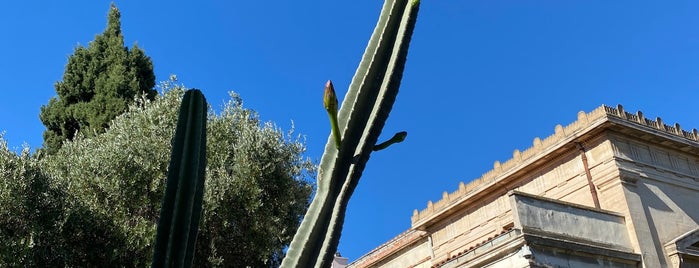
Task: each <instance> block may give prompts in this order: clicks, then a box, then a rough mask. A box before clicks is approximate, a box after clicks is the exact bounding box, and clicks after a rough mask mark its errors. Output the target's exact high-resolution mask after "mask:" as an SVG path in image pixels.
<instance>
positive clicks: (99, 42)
mask: <svg viewBox="0 0 699 268" xmlns="http://www.w3.org/2000/svg"><path fill="white" fill-rule="evenodd" d="M120 19H121V14H120V12H119V9H117V7H116V6H115V5H114V3H112V5H111V7H110V9H109V14H108V16H107V28H106V29H105V30H104V32H103V33H102V34H99V35H97V36H95V39H94V40H93V41H91V42H90V43H89V45H88V46H87V47H83V46H80V45H78V47H76V48H75V51H74V52H73V55H71V56H70V57H69V58H68V64H67V65H66V68H65V72H64V73H63V80H62V81H58V82H57V83H56V84H55V85H54V87H55V89H56V93H58V96H56V97H53V98H51V99H50V100H49V103H48V104H47V105H44V106H42V107H41V113H40V114H39V117H40V119H41V121H42V122H43V124H44V126H46V130H45V131H44V135H43V136H44V145H43V149H44V151H45V152H46V153H48V154H53V153H55V152H56V151H58V149H60V147H61V145H62V143H63V141H65V140H72V139H73V138H74V137H75V134H76V133H77V132H78V131H80V132H81V133H82V134H84V135H85V136H87V137H90V136H93V135H95V134H99V133H102V132H104V131H105V130H106V129H107V128H108V127H109V122H110V121H111V120H112V119H114V118H115V117H116V116H118V115H120V114H122V113H124V112H125V111H126V109H127V108H128V106H129V104H130V103H132V102H133V100H134V98H135V96H137V95H140V94H146V96H147V97H148V98H149V99H151V100H152V99H153V98H154V97H155V95H156V94H157V92H156V90H155V89H154V86H155V74H154V72H153V63H152V61H151V59H150V57H148V56H146V55H145V53H144V52H143V50H141V49H140V48H138V46H137V45H134V46H133V47H132V48H131V49H129V48H128V47H126V46H124V36H123V35H122V32H121V22H120Z"/></svg>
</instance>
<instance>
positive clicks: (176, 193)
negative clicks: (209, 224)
mask: <svg viewBox="0 0 699 268" xmlns="http://www.w3.org/2000/svg"><path fill="white" fill-rule="evenodd" d="M206 113H207V105H206V99H205V98H204V95H203V94H202V93H201V91H199V90H189V91H187V92H185V94H184V97H183V98H182V105H181V106H180V114H179V118H178V120H177V128H176V130H175V138H174V140H173V144H172V155H171V157H170V166H169V168H168V176H167V185H166V188H165V195H164V196H163V203H162V207H161V209H160V219H159V220H158V230H157V233H156V239H155V248H154V251H153V263H152V267H191V266H192V261H193V260H194V246H195V242H196V239H197V233H198V230H199V219H200V218H201V212H202V201H203V197H204V176H205V169H206Z"/></svg>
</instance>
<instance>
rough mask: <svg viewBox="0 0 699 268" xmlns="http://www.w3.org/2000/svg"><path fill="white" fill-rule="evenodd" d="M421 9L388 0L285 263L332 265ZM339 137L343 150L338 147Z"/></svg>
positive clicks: (401, 0) (403, 1) (404, 0)
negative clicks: (345, 220)
mask: <svg viewBox="0 0 699 268" xmlns="http://www.w3.org/2000/svg"><path fill="white" fill-rule="evenodd" d="M418 8H419V5H418V2H416V1H410V3H409V1H408V0H386V1H385V2H384V6H383V9H382V11H381V15H380V17H379V21H378V23H377V26H376V28H375V29H374V33H373V34H372V37H371V39H370V40H369V44H368V45H367V48H366V51H365V53H364V56H363V57H362V61H361V62H360V64H359V68H358V69H357V72H356V74H355V76H354V78H353V80H352V83H351V85H350V89H349V90H348V91H347V94H346V95H345V98H344V100H343V103H342V106H341V107H340V110H339V113H338V122H337V125H338V129H339V130H340V131H338V132H337V133H342V136H341V139H340V138H336V137H335V136H337V135H336V134H332V136H331V137H329V138H328V142H327V144H326V146H325V152H324V154H323V157H322V158H321V163H320V167H319V170H318V184H317V185H318V189H317V191H316V194H315V196H314V198H313V201H312V202H311V205H310V207H309V209H308V211H307V212H306V215H305V217H304V218H303V221H302V222H301V226H300V227H299V229H298V230H297V232H296V235H295V236H294V239H293V241H292V242H291V244H290V245H289V249H288V250H287V253H286V257H285V258H284V260H283V261H282V265H281V267H304V268H305V267H328V266H330V263H331V262H332V258H333V255H334V253H335V252H336V250H337V246H338V243H339V241H340V233H341V231H342V224H343V222H344V216H345V210H346V207H347V203H348V202H349V199H350V196H351V194H352V192H353V191H354V189H355V188H356V186H357V183H358V182H359V178H360V176H361V173H362V171H363V170H364V166H365V165H366V162H367V161H368V159H369V155H370V154H371V152H372V149H373V148H374V144H376V141H377V140H378V136H379V135H380V134H381V130H382V128H383V125H384V124H385V121H386V119H387V118H388V113H389V112H390V110H391V108H392V106H393V102H394V101H395V98H396V95H397V94H398V87H399V84H400V79H401V77H402V72H403V67H404V65H405V60H406V55H407V49H408V44H409V42H410V37H411V34H412V31H413V29H414V26H415V20H416V16H417V11H418ZM337 140H339V141H340V148H341V150H337V144H336V141H337ZM355 156H357V157H355ZM355 159H357V161H355Z"/></svg>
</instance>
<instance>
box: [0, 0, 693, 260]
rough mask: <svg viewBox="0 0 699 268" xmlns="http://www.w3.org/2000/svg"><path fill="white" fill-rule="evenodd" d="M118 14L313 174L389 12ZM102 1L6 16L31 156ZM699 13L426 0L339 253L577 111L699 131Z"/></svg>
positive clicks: (7, 45) (156, 57) (160, 70)
mask: <svg viewBox="0 0 699 268" xmlns="http://www.w3.org/2000/svg"><path fill="white" fill-rule="evenodd" d="M180 2H184V1H177V2H173V1H116V4H117V6H118V7H119V9H120V10H121V13H122V20H121V22H122V30H123V32H124V35H125V37H126V42H127V45H128V46H131V45H132V44H133V43H134V42H138V45H139V46H140V47H141V48H143V49H144V50H145V52H146V54H147V55H149V56H150V57H151V58H152V59H153V62H154V65H155V71H156V75H157V80H158V81H162V80H166V79H167V78H168V76H169V75H170V74H176V75H177V76H178V78H179V80H180V81H181V82H183V83H184V84H185V85H187V86H189V87H196V88H200V89H202V90H203V91H204V93H205V95H206V96H207V98H208V100H209V102H210V103H212V104H213V105H214V106H218V105H219V104H222V103H223V102H224V101H225V100H227V91H229V90H234V91H236V92H238V93H240V95H241V96H242V97H243V99H244V101H245V105H246V106H247V107H248V108H252V109H254V110H256V111H258V112H259V113H260V114H261V116H262V118H263V119H264V120H270V121H273V122H276V123H277V125H278V126H280V127H281V128H283V129H285V130H286V129H289V128H290V127H291V122H292V121H293V124H294V126H295V128H296V131H297V133H301V134H303V135H305V136H306V138H307V142H308V148H309V150H308V156H309V157H311V158H313V159H315V160H317V161H319V160H320V156H321V154H322V149H323V147H324V145H325V143H326V141H327V138H328V134H329V123H328V121H327V116H326V114H325V111H324V110H323V107H322V103H321V99H322V90H323V85H324V83H325V81H326V80H327V79H332V80H333V81H334V83H335V88H336V89H337V91H339V92H338V95H339V96H344V93H345V91H346V88H347V86H348V83H349V81H350V79H351V78H352V76H353V75H354V71H355V68H356V66H357V64H358V63H359V60H360V58H361V55H362V53H363V51H364V47H365V45H366V43H367V40H368V38H369V36H370V34H371V32H372V30H373V27H374V25H375V22H376V19H377V17H378V14H379V11H380V8H381V5H382V3H381V2H380V1H377V0H371V1H368V0H361V1H276V2H268V1H196V3H195V2H192V3H180ZM109 3H110V1H36V0H34V1H6V2H3V3H2V4H1V6H0V40H2V42H0V83H1V84H0V88H1V92H2V93H3V97H2V98H0V130H5V131H6V134H5V136H4V139H6V140H7V141H8V142H9V145H10V146H11V147H20V146H21V144H22V143H24V142H26V143H28V144H29V145H31V146H32V147H34V148H35V147H39V146H40V145H41V142H42V138H41V133H42V131H43V125H42V124H41V122H40V121H39V118H38V114H39V107H40V106H41V105H43V104H46V103H47V102H48V99H49V98H50V97H51V96H54V95H55V94H56V93H55V91H54V88H53V84H54V83H55V82H56V81H58V80H60V79H61V76H62V73H63V68H64V66H65V64H66V62H67V57H68V56H69V55H70V54H71V53H72V51H73V49H74V47H75V46H76V45H77V44H83V45H86V44H87V43H88V42H89V41H90V40H92V39H93V38H94V36H95V35H96V34H98V33H101V32H102V31H103V29H104V28H105V26H106V15H107V11H108V9H109ZM697 14H699V2H697V1H689V0H688V1H631V0H629V1H625V0H619V1H497V0H472V1H445V0H423V1H422V7H421V10H420V15H419V18H418V23H417V26H416V29H415V33H414V35H413V40H412V43H411V46H410V52H409V55H408V62H407V66H406V69H405V75H404V77H403V82H402V86H401V91H400V94H399V95H398V99H397V101H396V105H395V106H394V108H393V112H392V113H391V116H390V118H389V120H388V122H387V125H386V127H385V129H384V130H385V134H384V136H386V137H390V135H392V134H393V133H394V132H396V131H400V130H406V131H408V133H409V135H408V138H407V140H406V141H405V142H404V143H402V144H399V145H395V146H393V147H391V148H390V149H389V150H385V151H381V152H379V153H375V154H373V155H372V158H371V160H370V161H369V163H368V165H367V168H366V170H365V172H364V176H363V177H362V181H361V182H360V184H359V186H358V187H357V190H356V192H355V194H354V195H353V197H352V200H351V201H350V203H349V207H348V212H347V218H346V222H345V228H344V232H343V235H342V240H341V242H340V246H339V250H340V252H341V253H342V254H343V255H345V256H347V257H349V258H350V260H354V259H356V258H357V257H359V256H361V255H362V254H364V253H366V252H368V251H369V250H371V249H373V248H375V247H376V246H378V245H380V244H381V243H383V242H385V241H387V240H388V239H390V238H392V237H394V236H395V235H397V234H399V233H401V232H402V231H404V230H406V229H408V228H409V227H410V216H411V215H412V211H413V209H423V208H425V207H426V203H427V201H428V200H438V199H439V198H441V195H442V192H443V191H449V192H452V191H454V190H456V189H457V186H458V183H459V182H460V181H464V182H468V181H471V180H473V179H475V178H478V177H480V176H481V174H483V173H485V172H487V171H488V170H490V169H491V168H492V167H493V162H494V161H496V160H499V161H505V160H507V159H509V158H511V156H512V152H513V150H515V149H520V150H524V149H526V148H528V147H530V146H531V144H532V140H533V139H534V138H535V137H537V136H538V137H542V138H543V137H546V136H548V135H550V134H552V133H553V129H554V127H555V125H556V124H562V125H566V124H568V123H570V122H572V121H574V120H575V119H576V118H577V112H578V111H580V110H583V111H587V112H589V111H591V110H592V109H594V108H596V107H598V106H600V105H602V104H608V105H616V104H619V103H621V104H623V105H624V107H625V108H626V110H627V111H630V112H635V111H637V110H641V111H643V112H644V114H645V116H646V117H648V118H655V117H656V116H660V117H662V118H663V120H664V121H665V122H666V123H668V124H674V123H675V122H678V123H680V124H681V125H682V127H683V128H685V129H689V130H691V129H692V128H699V117H698V115H699V112H698V110H697V103H698V100H699V98H698V97H699V91H698V89H699V16H697Z"/></svg>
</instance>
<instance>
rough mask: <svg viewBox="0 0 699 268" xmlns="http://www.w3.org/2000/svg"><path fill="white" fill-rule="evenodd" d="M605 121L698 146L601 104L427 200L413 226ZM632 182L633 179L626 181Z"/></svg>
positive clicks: (686, 135)
mask: <svg viewBox="0 0 699 268" xmlns="http://www.w3.org/2000/svg"><path fill="white" fill-rule="evenodd" d="M606 122H614V123H619V124H624V125H631V126H636V127H637V128H640V129H642V130H644V131H646V132H649V133H653V132H660V133H664V134H669V135H670V136H672V137H675V138H680V139H682V140H685V141H686V142H689V143H691V144H693V145H694V146H697V147H699V143H697V142H698V141H699V131H697V129H696V128H695V129H692V130H691V131H686V130H683V129H682V128H681V127H680V124H678V123H675V124H674V125H672V126H670V125H666V124H665V123H663V120H662V119H661V118H660V117H656V119H655V120H651V119H647V118H645V116H644V115H643V113H642V112H641V111H638V112H636V113H635V114H632V113H628V112H626V111H624V108H623V106H621V105H617V106H616V107H610V106H606V105H602V106H600V107H598V108H596V109H594V110H592V111H591V112H589V113H585V112H584V111H580V112H578V119H577V120H576V121H574V122H573V123H571V124H569V125H567V126H565V127H564V126H561V125H560V124H559V125H556V127H555V128H554V134H553V135H550V136H548V137H546V138H545V139H543V140H542V139H540V138H539V137H536V138H534V141H533V142H532V146H531V147H529V148H528V149H526V150H524V151H520V150H517V149H516V150H514V152H513V154H512V158H511V159H509V160H507V161H505V162H504V163H501V162H499V161H495V163H494V164H493V169H492V170H490V171H488V172H486V173H485V174H483V175H482V176H481V177H480V178H478V179H475V180H473V181H471V182H470V183H468V184H465V183H463V182H461V183H459V187H458V189H457V190H456V191H454V192H452V193H448V192H446V191H445V192H444V193H443V194H442V199H441V200H439V201H436V202H432V201H428V203H427V207H426V208H425V209H423V210H420V211H418V210H417V209H415V210H414V211H413V215H412V217H411V220H412V225H413V227H415V226H416V225H418V224H421V223H424V222H425V221H428V220H429V219H430V218H433V217H435V216H436V215H439V214H440V213H441V212H442V211H444V210H446V209H448V208H450V207H452V206H453V205H455V204H457V203H460V202H461V201H463V200H466V199H468V198H469V197H471V196H473V195H474V194H476V193H478V192H481V191H483V190H484V189H486V188H488V187H489V186H492V185H495V184H497V182H498V181H500V180H502V179H503V178H505V177H507V176H509V175H511V174H513V173H514V172H515V171H517V170H519V169H521V168H522V167H525V166H527V165H529V164H531V163H533V162H534V161H536V160H538V159H540V158H542V157H544V156H545V155H548V154H550V153H552V152H553V151H554V150H556V149H558V148H560V147H562V146H563V145H565V144H567V143H568V142H571V141H575V140H576V139H580V138H581V136H583V134H585V133H586V132H589V131H591V130H593V129H595V128H597V127H598V126H600V125H602V124H603V123H606ZM625 182H626V183H629V182H630V183H633V180H630V181H625Z"/></svg>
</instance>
